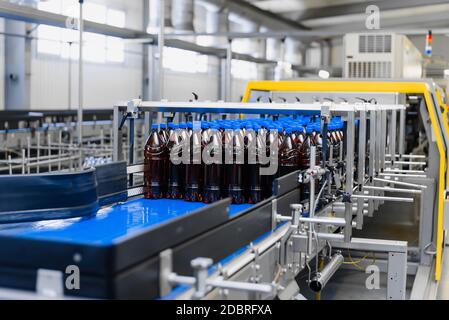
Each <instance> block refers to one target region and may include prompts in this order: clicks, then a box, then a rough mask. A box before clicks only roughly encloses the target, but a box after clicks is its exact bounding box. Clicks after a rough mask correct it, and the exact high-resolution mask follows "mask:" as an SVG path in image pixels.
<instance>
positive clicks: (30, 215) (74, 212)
mask: <svg viewBox="0 0 449 320" xmlns="http://www.w3.org/2000/svg"><path fill="white" fill-rule="evenodd" d="M98 209H99V204H98V194H97V180H96V176H95V170H94V169H90V170H86V171H83V172H80V173H63V174H61V173H54V174H35V175H13V176H0V224H4V223H14V222H28V221H39V220H48V219H67V218H73V217H81V216H89V215H92V214H95V213H96V212H97V210H98Z"/></svg>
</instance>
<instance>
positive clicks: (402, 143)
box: [399, 110, 406, 169]
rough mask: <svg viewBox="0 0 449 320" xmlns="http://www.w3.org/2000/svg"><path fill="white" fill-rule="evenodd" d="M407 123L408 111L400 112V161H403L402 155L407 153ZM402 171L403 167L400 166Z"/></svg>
mask: <svg viewBox="0 0 449 320" xmlns="http://www.w3.org/2000/svg"><path fill="white" fill-rule="evenodd" d="M405 121H406V110H401V111H399V160H400V161H403V158H402V155H403V154H404V152H405ZM399 169H402V165H400V166H399Z"/></svg>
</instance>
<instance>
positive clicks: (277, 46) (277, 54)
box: [266, 38, 283, 61]
mask: <svg viewBox="0 0 449 320" xmlns="http://www.w3.org/2000/svg"><path fill="white" fill-rule="evenodd" d="M266 46H267V47H266V48H267V49H266V57H267V59H268V60H273V61H281V60H282V58H283V48H282V46H283V43H282V40H281V39H277V38H268V39H267V44H266Z"/></svg>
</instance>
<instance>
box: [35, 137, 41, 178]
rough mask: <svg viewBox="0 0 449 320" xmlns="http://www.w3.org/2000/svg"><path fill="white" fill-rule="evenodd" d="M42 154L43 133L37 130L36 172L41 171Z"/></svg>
mask: <svg viewBox="0 0 449 320" xmlns="http://www.w3.org/2000/svg"><path fill="white" fill-rule="evenodd" d="M40 155H41V133H40V131H38V132H37V155H36V162H37V167H36V173H40V169H41V168H40V164H39V162H40Z"/></svg>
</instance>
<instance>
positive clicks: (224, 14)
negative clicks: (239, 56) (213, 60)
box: [206, 5, 229, 47]
mask: <svg viewBox="0 0 449 320" xmlns="http://www.w3.org/2000/svg"><path fill="white" fill-rule="evenodd" d="M206 9H207V13H206V32H207V33H217V32H228V31H229V21H228V9H227V8H225V7H218V6H214V5H207V6H206ZM208 42H209V44H210V45H211V46H214V47H225V46H226V45H227V42H228V41H227V39H226V37H209V40H208Z"/></svg>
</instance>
